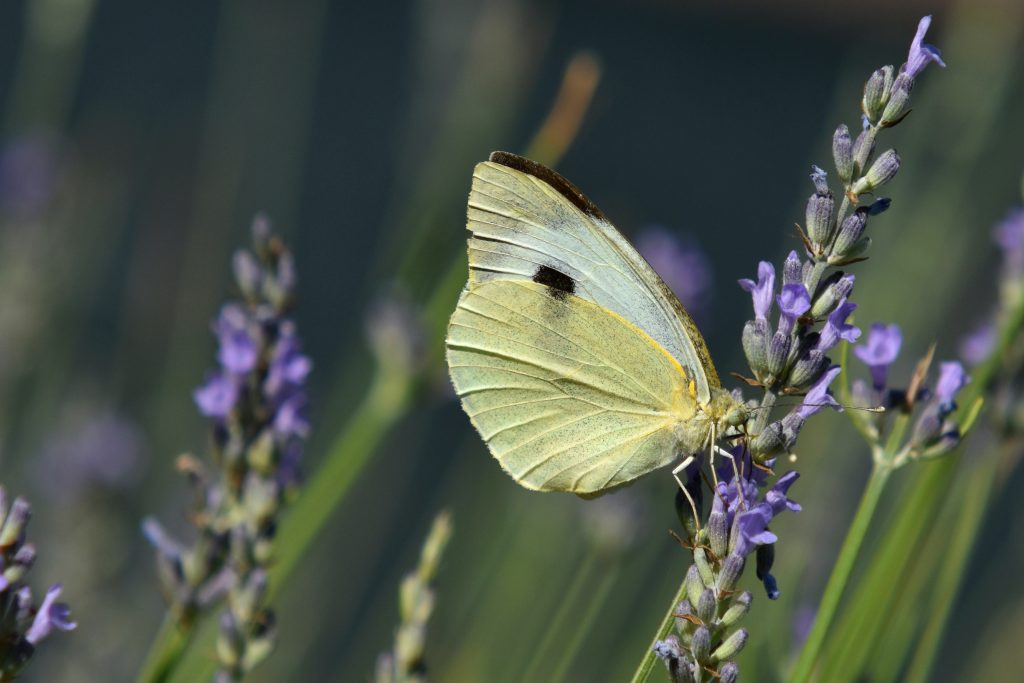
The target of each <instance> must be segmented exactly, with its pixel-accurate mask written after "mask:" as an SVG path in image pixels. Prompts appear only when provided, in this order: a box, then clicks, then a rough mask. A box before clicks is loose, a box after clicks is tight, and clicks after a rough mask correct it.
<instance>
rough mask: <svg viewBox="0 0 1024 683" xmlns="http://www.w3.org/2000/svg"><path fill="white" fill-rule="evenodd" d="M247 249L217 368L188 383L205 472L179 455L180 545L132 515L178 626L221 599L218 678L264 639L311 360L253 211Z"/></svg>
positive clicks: (289, 269) (222, 324)
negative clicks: (185, 499) (192, 536)
mask: <svg viewBox="0 0 1024 683" xmlns="http://www.w3.org/2000/svg"><path fill="white" fill-rule="evenodd" d="M252 235H253V248H252V251H239V252H237V253H236V254H235V257H234V274H235V280H236V282H237V284H238V287H239V290H240V291H241V293H242V297H243V298H242V300H241V301H236V302H230V303H228V304H226V305H225V306H224V307H223V308H222V309H221V311H220V314H219V316H218V318H217V320H216V321H215V322H214V325H213V332H214V334H215V336H216V337H217V341H218V345H219V346H218V353H217V359H218V361H219V365H218V368H217V369H216V370H214V371H213V372H212V373H210V374H209V376H208V377H207V379H206V381H205V382H204V383H203V385H202V386H200V387H199V388H198V389H196V391H195V395H194V398H195V402H196V405H197V406H198V407H199V410H200V412H201V413H202V414H203V415H204V416H206V417H207V418H209V419H210V422H211V429H210V435H211V439H210V464H211V465H212V466H213V469H212V471H211V469H210V468H208V467H207V465H205V464H204V463H202V462H200V461H199V460H198V459H196V458H194V457H192V456H189V455H183V456H181V457H180V458H179V459H178V469H179V470H181V471H182V473H183V474H185V475H186V477H188V479H189V482H190V484H191V485H192V487H193V491H194V494H195V496H194V501H193V509H192V511H191V521H192V523H193V525H194V526H195V527H196V530H197V531H198V538H197V539H196V541H195V542H194V543H193V544H192V545H191V546H186V545H184V544H182V543H180V542H178V541H177V540H175V539H174V538H172V537H171V536H170V535H169V534H168V533H167V532H166V531H165V530H164V529H163V527H162V526H161V525H160V524H159V523H158V522H157V521H156V520H154V519H152V518H148V519H146V520H145V521H144V523H143V528H144V531H145V533H146V535H147V537H148V538H149V540H150V542H151V543H152V544H153V546H154V547H155V548H156V550H157V566H158V572H159V575H160V580H161V584H162V586H163V589H164V593H165V594H166V596H167V599H168V601H169V602H170V606H171V610H172V613H173V614H174V615H175V616H176V618H177V620H178V621H179V623H180V624H182V625H183V626H185V627H186V628H187V627H189V626H190V625H191V623H192V622H193V621H194V619H195V617H196V615H197V614H198V613H199V612H200V611H201V610H204V609H206V608H209V607H210V606H212V605H214V604H216V603H219V602H220V601H222V600H223V601H225V602H226V605H225V608H224V610H223V612H222V613H221V617H220V638H219V640H218V643H217V658H218V661H219V664H220V671H219V673H218V677H217V680H223V681H235V680H240V679H241V678H242V677H243V675H244V674H245V673H247V672H248V671H250V670H251V669H252V668H253V667H254V666H256V664H258V663H259V662H260V661H261V660H262V659H264V658H265V657H266V656H267V654H268V653H269V652H270V650H271V648H272V646H273V642H274V635H275V629H274V615H273V612H272V611H271V610H270V609H269V607H268V606H267V605H266V604H265V600H264V597H265V594H266V589H267V568H268V566H269V564H270V562H271V559H272V547H273V541H274V536H275V531H276V528H277V524H278V520H279V517H280V515H281V513H282V511H283V508H284V506H285V503H286V502H287V500H288V498H289V497H290V494H291V493H292V492H293V490H294V488H295V486H296V485H297V484H298V478H299V472H298V465H299V460H300V456H301V454H302V449H303V442H304V441H305V439H306V437H307V436H308V435H309V422H308V421H307V418H306V412H305V410H306V391H305V381H306V377H307V375H308V374H309V371H310V369H311V367H312V366H311V362H310V360H309V358H307V357H306V356H305V355H303V354H302V352H301V347H300V343H299V338H298V335H297V332H296V328H295V324H294V322H292V321H291V320H290V319H289V318H288V312H289V310H290V307H291V303H292V299H293V294H294V289H295V268H294V263H293V261H292V255H291V253H290V252H289V251H288V250H287V249H286V248H285V246H284V245H283V243H282V242H281V241H280V240H279V239H278V238H277V237H274V236H273V235H272V234H271V232H270V225H269V223H268V221H267V220H266V219H265V218H263V217H257V219H256V220H255V221H254V223H253V228H252Z"/></svg>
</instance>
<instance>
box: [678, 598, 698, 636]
mask: <svg viewBox="0 0 1024 683" xmlns="http://www.w3.org/2000/svg"><path fill="white" fill-rule="evenodd" d="M675 614H676V630H677V631H679V632H680V633H682V632H683V631H684V630H686V628H687V627H688V626H689V625H690V623H691V622H690V621H689V620H687V619H686V617H689V616H696V615H694V613H693V605H691V604H690V601H689V600H683V601H682V602H680V603H679V604H678V605H676V611H675Z"/></svg>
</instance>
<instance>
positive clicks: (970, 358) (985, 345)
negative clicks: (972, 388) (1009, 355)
mask: <svg viewBox="0 0 1024 683" xmlns="http://www.w3.org/2000/svg"><path fill="white" fill-rule="evenodd" d="M995 345H996V326H995V323H993V322H992V321H990V320H989V321H986V322H984V323H982V324H981V325H979V326H978V328H977V329H975V330H974V331H973V332H971V333H970V334H969V335H967V336H966V337H964V338H963V339H962V340H961V342H960V357H961V358H963V359H964V361H965V362H966V363H967V364H968V365H971V366H974V365H978V364H979V363H981V361H983V360H985V358H987V357H988V355H989V354H990V353H992V349H994V348H995Z"/></svg>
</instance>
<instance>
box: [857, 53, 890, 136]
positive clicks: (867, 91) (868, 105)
mask: <svg viewBox="0 0 1024 683" xmlns="http://www.w3.org/2000/svg"><path fill="white" fill-rule="evenodd" d="M892 78H893V68H892V67H891V66H883V67H882V68H881V69H877V70H876V71H875V72H874V73H872V74H871V76H870V77H869V78H868V80H867V83H865V84H864V97H863V99H862V100H861V109H863V111H864V115H865V116H867V117H868V120H869V121H871V122H875V121H878V118H879V116H881V114H882V109H883V108H884V107H885V104H886V101H887V100H888V97H889V89H890V87H891V85H892Z"/></svg>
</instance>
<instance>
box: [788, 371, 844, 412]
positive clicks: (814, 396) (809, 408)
mask: <svg viewBox="0 0 1024 683" xmlns="http://www.w3.org/2000/svg"><path fill="white" fill-rule="evenodd" d="M840 371H841V368H840V367H839V366H838V365H833V366H832V367H831V368H829V369H828V370H826V371H825V372H824V373H822V375H821V377H819V378H818V381H817V382H815V383H814V384H813V385H812V386H811V388H810V389H808V390H807V395H806V396H804V400H803V403H802V404H801V405H800V407H798V408H797V409H796V412H797V413H798V414H799V415H800V416H801V417H802V418H804V419H807V418H808V417H810V416H811V415H814V414H815V413H817V412H818V411H819V410H821V409H822V408H824V407H826V406H828V407H830V408H832V409H834V410H837V411H839V412H842V410H843V407H842V406H841V405H839V403H837V402H836V400H835V399H834V398H832V395H831V394H829V393H828V387H829V385H830V384H832V381H833V380H834V379H835V378H836V377H838V376H839V373H840Z"/></svg>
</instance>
